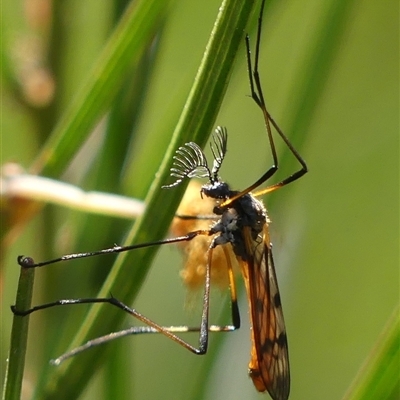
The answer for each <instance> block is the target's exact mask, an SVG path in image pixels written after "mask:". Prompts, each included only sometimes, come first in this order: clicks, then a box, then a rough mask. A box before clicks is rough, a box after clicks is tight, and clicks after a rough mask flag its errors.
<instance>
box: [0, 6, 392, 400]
mask: <svg viewBox="0 0 400 400" xmlns="http://www.w3.org/2000/svg"><path fill="white" fill-rule="evenodd" d="M46 4H48V3H47V2H46V1H31V2H29V1H26V2H22V1H10V0H4V1H3V2H2V21H1V23H2V32H3V34H2V60H3V68H2V94H1V95H2V102H1V104H2V118H1V162H2V163H5V162H8V161H16V162H18V163H20V164H21V165H22V166H24V167H25V168H29V167H30V166H31V164H32V162H33V160H34V159H35V156H36V155H37V153H38V152H39V150H40V149H41V146H42V144H43V142H44V140H45V139H46V137H47V136H48V134H49V133H50V129H51V128H52V127H53V125H54V124H55V123H56V122H57V120H58V119H59V118H60V115H62V113H63V111H64V109H65V108H66V107H68V105H69V104H70V103H71V102H73V101H74V94H75V93H76V92H77V91H78V90H79V88H80V86H81V85H82V83H83V82H84V81H85V79H86V78H87V75H88V71H89V70H90V68H91V66H92V64H93V62H94V61H95V60H96V57H97V55H98V54H99V52H100V51H101V49H102V46H103V45H104V43H105V42H106V40H107V37H108V35H109V34H110V32H111V30H112V27H113V25H114V24H115V19H116V18H117V16H118V13H119V10H118V7H122V5H123V4H122V2H115V3H114V5H112V4H111V2H109V3H106V2H97V1H95V0H89V1H86V2H79V1H72V0H71V1H64V2H62V5H60V4H58V5H53V9H51V8H50V9H49V10H47V11H46V7H47V6H46ZM32 5H34V6H32ZM219 6H220V3H219V1H218V0H206V1H203V2H201V3H199V4H198V3H195V2H187V1H181V0H176V1H172V2H171V5H170V7H169V9H168V14H167V15H166V18H165V21H164V22H163V25H162V26H160V27H159V31H158V40H157V42H156V43H153V47H152V48H151V49H150V50H151V51H148V52H147V54H146V57H145V58H144V61H143V65H142V67H141V68H142V69H140V68H138V69H135V71H133V72H132V75H136V76H131V77H128V78H129V80H130V82H131V84H132V88H133V90H132V91H131V92H129V91H128V90H127V91H126V92H127V93H125V96H127V97H128V98H129V101H132V98H135V96H139V95H140V96H139V100H138V99H137V98H136V99H135V101H133V102H132V103H134V104H136V105H138V106H137V108H134V109H132V110H131V114H132V120H130V121H127V122H126V125H128V126H130V132H133V133H132V135H131V136H130V137H129V136H128V137H122V136H121V137H119V136H115V135H114V136H113V139H114V140H115V142H116V143H117V145H116V146H117V147H116V148H113V149H111V148H110V147H111V144H109V142H107V141H106V140H103V137H102V135H101V131H102V125H101V124H100V125H99V126H98V127H97V131H98V132H100V133H99V134H98V135H97V136H93V138H92V142H90V143H89V145H88V146H89V147H88V148H89V150H86V151H88V153H84V154H86V156H83V157H81V159H79V158H78V159H77V160H75V163H74V164H73V165H72V166H71V167H70V168H69V170H68V171H67V172H66V173H65V174H64V175H62V176H61V177H60V179H62V180H66V181H69V182H72V183H74V184H78V185H80V186H82V187H83V188H84V189H85V190H103V191H110V192H118V193H121V194H126V195H131V196H136V197H139V198H143V197H144V195H145V193H146V191H147V187H143V185H144V183H143V182H142V181H141V179H140V176H139V179H138V174H137V172H136V171H137V165H141V166H142V165H143V163H145V165H149V167H148V170H149V171H150V173H153V174H154V173H155V172H156V171H157V168H158V164H159V163H160V160H161V156H162V154H163V152H164V150H165V147H163V146H164V144H167V143H168V142H169V137H170V135H171V134H172V131H173V128H174V124H176V121H177V118H178V116H179V112H180V109H181V108H182V106H183V104H184V101H185V98H186V96H187V94H188V90H189V88H190V86H191V84H192V81H193V78H194V76H195V73H196V70H197V68H198V65H199V62H200V60H201V57H202V54H203V52H204V48H205V44H206V42H207V40H208V36H209V34H210V31H211V29H212V26H213V23H214V20H215V17H216V15H217V11H218V7H219ZM257 9H258V7H257ZM35 10H36V11H37V10H39V11H41V12H40V13H38V14H35V15H36V16H35V15H34V16H33V17H32V15H33V13H34V12H35ZM397 15H398V4H396V3H395V2H369V1H366V0H364V1H357V2H356V1H339V2H337V1H336V2H335V1H326V2H320V1H309V2H306V3H304V2H297V1H289V0H288V1H280V2H277V1H271V2H269V3H268V4H267V9H266V13H265V23H264V31H263V39H262V50H261V51H262V52H261V60H260V72H261V78H262V83H263V88H264V95H265V97H266V100H267V104H268V106H269V111H270V112H271V114H272V115H273V116H274V118H275V120H276V121H277V122H278V124H279V125H280V127H281V128H282V129H283V131H284V132H286V133H287V135H288V136H289V137H290V138H291V139H292V140H293V143H294V144H295V145H297V147H298V149H299V150H300V152H301V154H302V155H303V157H304V158H305V160H306V161H307V163H308V166H309V170H310V172H309V174H307V175H306V176H305V177H304V178H302V179H301V180H300V181H298V182H296V183H295V184H293V185H290V186H288V187H286V188H284V189H282V190H279V191H276V192H274V193H273V194H271V195H269V196H268V197H267V198H266V199H265V203H266V205H267V206H268V210H269V213H270V218H271V220H272V224H271V231H272V239H273V243H274V255H275V263H276V268H277V274H278V279H279V283H280V290H281V296H282V302H283V306H284V313H285V320H286V325H287V331H288V337H289V346H290V348H289V351H290V362H291V373H292V390H291V397H290V398H291V399H293V400H296V399H308V400H314V399H316V400H317V399H318V400H319V399H326V400H330V399H332V400H333V399H340V398H341V397H342V396H343V395H344V393H345V391H346V389H347V388H348V387H349V385H350V383H351V382H352V379H353V378H354V376H355V374H356V372H357V371H358V369H359V368H360V366H361V364H362V362H363V361H364V359H365V358H366V356H367V355H368V354H369V352H370V351H371V350H372V348H373V345H374V344H375V343H376V341H377V340H378V336H379V333H380V332H381V331H382V329H383V327H384V324H385V322H386V321H387V319H388V317H389V316H390V314H391V312H392V311H393V310H394V308H395V306H396V304H398V301H399V254H398V248H399V235H398V233H399V232H398V230H399V198H398V194H399V190H398V186H399V172H398V171H399V168H398V167H399V164H398V151H399V143H398V141H399V129H398V128H399V126H398V110H399V102H398V88H399V85H398V66H399V65H398V64H399V54H398V33H399V32H398V19H397ZM49 18H53V21H55V22H57V23H60V24H62V25H61V26H57V28H56V29H54V30H53V32H52V33H51V32H50V30H49V28H48V23H49ZM32 21H33V22H32ZM35 21H36V22H35ZM38 21H39V22H38ZM254 22H255V18H254V19H253V22H252V24H251V26H250V27H249V31H250V33H252V34H251V37H252V39H253V38H254V27H255V24H254ZM253 43H254V40H253ZM34 46H38V47H34ZM40 46H43V47H40ZM40 52H42V56H41V55H40ZM29 57H33V60H31V59H30V58H29ZM35 57H37V59H36V58H35ZM26 58H28V59H26ZM35 62H38V63H39V64H40V63H42V64H43V65H44V67H46V68H47V67H48V68H49V70H50V71H51V72H52V73H53V74H54V75H53V76H54V77H55V88H56V97H55V100H54V101H50V103H44V104H43V103H42V105H40V104H41V101H42V100H41V97H40V96H39V99H38V98H35V97H33V98H30V97H29V96H28V94H26V93H27V91H28V89H29V86H28V84H29V82H28V83H26V82H25V81H23V79H22V78H21V77H24V76H26V75H24V73H25V72H24V70H23V68H26V67H27V65H28V67H29V66H30V65H31V64H32V63H35ZM28 75H29V74H28ZM134 79H136V83H135V81H133V80H134ZM132 81H133V83H132ZM43 82H44V84H46V86H44V87H43V90H42V89H40V88H39V89H40V90H38V89H37V88H36V92H35V91H34V94H35V93H41V94H43V93H45V90H50V91H51V85H52V82H51V79H44V81H43ZM49 85H50V86H49ZM135 88H137V90H136V91H135V90H134V89H135ZM138 93H139V94H138ZM248 94H249V88H248V79H247V72H246V63H245V50H244V46H243V47H242V49H241V50H240V51H239V54H238V57H237V61H236V65H235V68H234V72H233V75H232V78H231V81H230V83H229V87H228V91H227V94H226V96H225V99H224V102H223V105H222V109H221V112H220V115H219V117H218V119H217V124H219V125H223V126H227V128H228V131H229V133H230V136H229V144H228V145H229V151H228V155H227V157H226V160H225V162H224V165H223V167H222V170H221V175H222V176H223V178H224V179H225V180H226V181H228V182H230V183H231V184H232V186H234V187H235V188H243V187H245V186H246V185H249V184H250V183H252V182H253V181H254V180H255V179H257V178H258V177H259V176H260V175H261V174H262V173H263V172H264V171H265V170H266V168H267V167H268V166H269V165H270V164H271V160H270V159H269V153H267V150H266V149H267V142H266V136H265V130H264V128H263V121H262V117H261V113H260V111H259V110H258V109H257V107H255V105H254V104H253V102H252V101H251V99H249V97H248ZM121 97H123V95H122V94H121ZM35 99H36V100H35ZM119 101H122V102H123V99H122V100H121V98H119ZM129 101H128V104H131V103H129ZM128 114H129V112H128ZM110 115H113V114H110ZM132 121H133V122H132ZM121 125H123V124H122V123H121ZM121 131H122V128H121ZM128 131H129V130H128ZM153 132H155V133H157V135H155V134H153ZM118 145H119V146H120V147H121V148H122V149H123V150H121V148H118ZM278 149H279V151H280V154H283V157H282V164H281V166H282V172H280V173H281V175H280V176H283V177H284V176H285V175H286V174H287V173H289V172H290V171H292V170H294V168H296V167H297V165H296V164H295V162H294V161H293V160H292V159H291V158H290V157H288V156H287V153H286V152H284V149H283V146H281V145H280V146H278ZM122 151H124V152H126V154H125V153H124V158H122V157H120V155H121V154H122ZM88 154H89V157H88ZM93 155H94V157H93V161H92V162H88V159H89V160H91V157H92V156H93ZM266 155H267V156H266ZM162 212H163V210H154V213H155V218H157V216H156V215H157V213H162ZM129 225H130V223H129V221H120V220H113V219H110V218H105V217H93V216H87V215H85V214H83V213H81V212H77V211H73V210H72V211H71V210H65V209H60V208H58V207H50V206H49V207H46V209H45V210H44V211H43V212H41V213H39V214H38V215H37V216H36V217H35V218H34V219H33V220H32V221H30V222H29V223H28V224H27V225H26V226H25V227H24V229H23V231H22V232H21V235H20V236H19V237H18V238H17V239H16V240H15V241H14V243H13V244H12V245H11V246H10V247H9V248H7V249H2V252H3V254H2V258H3V265H2V270H1V271H2V275H1V282H2V287H1V290H2V302H1V303H2V304H1V307H2V310H1V320H2V323H1V349H0V350H1V357H0V360H1V369H2V373H1V376H2V379H3V376H4V373H3V371H4V367H5V360H6V358H7V350H8V344H9V336H10V329H11V328H10V326H11V321H12V315H11V312H10V311H9V305H10V304H13V303H14V301H15V300H14V299H15V291H16V285H17V279H18V273H19V269H18V266H17V264H16V261H15V260H16V257H17V255H19V254H29V255H32V256H33V257H35V259H37V260H42V259H46V258H49V257H52V256H58V255H61V254H64V253H68V252H74V251H85V250H92V249H97V248H102V247H107V246H110V245H112V244H114V243H121V241H122V238H123V237H124V232H126V230H127V229H128V227H129ZM2 227H3V224H2ZM91 264H92V262H91V261H88V262H87V263H80V264H78V265H76V264H74V263H71V264H70V265H62V266H54V267H48V268H45V269H43V270H41V271H38V272H37V273H36V281H35V295H34V303H35V304H40V303H43V302H48V301H52V300H55V299H59V298H76V297H91V296H95V295H96V293H97V291H98V289H99V288H100V286H101V282H102V280H103V279H104V278H105V276H106V273H107V266H108V265H109V264H111V262H110V261H109V260H108V259H105V260H104V261H102V262H100V266H102V267H97V268H96V269H93V268H94V266H92V265H91ZM180 264H181V257H180V254H179V252H178V251H177V250H176V249H175V248H171V247H167V246H164V247H163V248H162V249H161V250H160V251H159V252H158V255H157V257H156V261H155V262H154V264H153V266H152V269H151V271H150V274H149V275H148V277H147V279H146V284H145V285H143V288H142V290H141V292H140V294H139V296H138V298H137V299H136V301H135V304H134V306H135V308H136V309H138V310H139V311H140V312H142V313H143V314H145V315H146V316H148V317H150V318H152V319H154V320H155V321H157V322H159V323H161V324H165V325H175V324H178V325H179V324H186V323H188V324H196V323H197V321H199V311H200V305H198V306H197V305H194V306H193V308H192V309H191V308H185V307H184V301H185V298H186V291H185V288H184V287H182V284H181V282H180V280H179V276H178V271H179V268H180ZM113 295H114V296H116V297H118V293H113ZM242 297H243V296H242ZM226 298H227V293H222V294H220V293H214V294H213V298H212V300H213V303H212V306H213V309H214V310H216V311H215V312H213V313H212V317H213V323H218V322H221V321H226V315H225V314H226V311H227V308H226V307H224V305H225V304H226ZM199 300H200V296H199ZM219 303H220V304H221V307H219V305H218V304H219ZM240 306H241V311H242V313H241V314H242V319H243V326H242V328H241V329H240V330H239V331H238V332H235V333H232V334H227V335H213V336H212V338H211V340H210V344H209V347H210V354H207V355H206V356H204V357H196V356H194V355H192V354H190V353H189V352H188V351H186V350H184V349H182V348H180V347H179V346H178V345H176V344H175V343H172V342H171V341H169V340H167V339H166V338H164V337H158V336H156V335H150V336H147V337H144V336H143V337H136V338H125V339H122V340H120V341H119V342H115V343H112V344H108V345H107V346H108V348H109V350H108V352H107V362H106V363H105V365H104V366H103V367H100V368H98V366H97V365H93V369H97V372H96V374H95V378H94V379H93V380H91V381H90V382H89V384H88V387H87V389H86V390H85V391H84V392H83V393H82V395H81V398H82V399H94V398H96V399H100V398H105V399H106V398H116V396H117V398H118V399H125V398H126V399H144V398H146V399H160V398H164V399H196V398H201V399H228V398H229V399H244V398H246V399H256V398H260V395H259V394H258V393H257V392H256V390H255V389H254V387H253V384H252V382H251V380H250V379H249V378H248V376H247V363H248V360H249V354H250V341H249V337H250V335H249V329H248V323H247V321H246V319H247V304H246V299H245V298H243V299H241V302H240ZM85 308H86V306H82V307H70V308H59V309H54V310H49V311H44V312H41V313H37V314H36V315H33V316H32V317H31V324H30V331H29V347H28V354H27V364H26V370H25V395H24V396H25V397H24V398H31V395H32V393H33V392H34V389H35V388H36V387H37V386H38V385H39V384H38V382H39V381H42V382H43V381H46V376H47V375H46V374H47V371H48V370H49V369H51V368H55V367H49V366H48V360H49V359H51V358H54V357H56V356H58V355H60V354H61V353H63V352H64V351H66V350H68V345H69V341H70V339H71V337H72V336H73V334H74V333H75V331H76V330H77V327H79V325H80V324H81V323H82V321H83V317H84V315H85V312H86V310H85ZM220 309H221V310H222V313H223V314H224V315H222V316H221V317H220V316H219V311H220ZM109 312H110V313H118V310H112V309H110V310H109ZM193 314H194V315H193ZM131 323H132V321H130V320H129V319H127V320H126V321H125V322H124V324H123V325H122V326H121V327H127V326H129V325H130V324H131ZM121 327H115V330H117V329H119V328H121ZM103 333H104V334H105V333H107V332H103ZM217 336H218V337H217ZM195 340H196V338H195V337H193V341H195ZM82 373H85V371H82ZM199 382H201V385H200V388H201V389H199ZM111 386H112V387H113V389H112V390H110V387H111ZM110 393H113V397H111V394H110ZM36 396H37V398H40V395H38V394H37V395H36Z"/></svg>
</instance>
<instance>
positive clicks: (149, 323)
mask: <svg viewBox="0 0 400 400" xmlns="http://www.w3.org/2000/svg"><path fill="white" fill-rule="evenodd" d="M213 248H214V243H213V242H212V243H211V244H210V248H209V252H208V262H207V269H206V278H205V283H204V295H203V311H202V318H201V324H200V326H199V327H190V326H185V325H183V326H169V327H167V326H161V325H159V324H157V323H155V322H154V321H153V320H151V319H149V318H147V317H146V316H144V315H143V314H141V313H140V312H138V311H137V310H136V309H134V308H131V307H129V306H127V305H126V304H124V303H123V302H121V301H120V300H118V299H116V298H115V297H109V298H86V299H64V300H58V301H55V302H51V303H46V304H42V305H40V306H36V307H33V308H31V309H29V310H25V311H20V310H17V309H16V308H15V306H12V307H11V310H12V311H13V313H14V314H15V315H18V316H27V315H29V314H32V313H33V312H36V311H39V310H44V309H47V308H52V307H56V306H65V305H76V304H96V303H100V304H104V303H107V304H110V305H112V306H115V307H117V308H119V309H121V310H123V311H124V312H126V313H128V314H130V315H132V316H133V317H135V318H136V319H138V320H139V321H141V322H142V323H144V324H145V325H146V326H139V327H131V328H128V329H124V330H121V331H118V332H113V333H110V334H107V335H104V336H101V337H98V338H96V339H93V340H90V341H89V342H87V343H85V344H83V345H82V346H79V347H77V348H75V349H73V350H71V351H69V352H67V353H65V354H63V355H61V356H60V357H58V358H57V359H55V360H52V362H53V364H56V365H58V364H60V363H61V362H62V361H64V360H65V359H67V358H70V357H72V356H74V355H76V354H79V353H81V352H83V351H85V350H87V349H89V348H91V347H94V346H98V345H100V344H104V343H107V342H110V341H112V340H115V339H118V338H120V337H124V336H129V335H137V334H145V333H146V334H147V333H161V334H163V335H165V336H166V337H169V338H170V339H171V340H173V341H174V342H176V343H178V344H179V345H181V346H183V347H184V348H186V349H188V350H189V351H191V352H192V353H194V354H197V355H202V354H205V353H206V352H207V345H208V333H209V332H230V331H234V330H236V329H238V328H239V327H240V315H239V309H238V305H237V296H236V288H235V283H234V277H233V268H232V263H231V260H230V256H229V253H228V251H227V249H226V246H224V247H223V248H224V253H225V255H226V262H227V265H228V274H229V282H230V293H231V304H232V308H231V312H232V325H225V326H219V325H209V322H208V314H209V307H210V287H211V285H210V283H211V282H210V276H211V271H210V270H211V268H212V252H213ZM187 332H199V347H198V348H197V347H195V346H193V345H191V344H190V343H188V342H186V341H185V340H183V339H182V338H180V337H179V336H178V335H177V333H187Z"/></svg>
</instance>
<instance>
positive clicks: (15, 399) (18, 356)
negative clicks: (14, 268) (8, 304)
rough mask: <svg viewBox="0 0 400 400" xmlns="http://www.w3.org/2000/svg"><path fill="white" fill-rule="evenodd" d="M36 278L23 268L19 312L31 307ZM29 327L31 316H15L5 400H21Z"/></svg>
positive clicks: (18, 293)
mask: <svg viewBox="0 0 400 400" xmlns="http://www.w3.org/2000/svg"><path fill="white" fill-rule="evenodd" d="M34 278H35V271H34V270H33V269H24V268H21V272H20V277H19V282H18V289H17V296H16V300H15V307H16V308H17V309H18V310H27V309H28V308H30V307H31V300H32V293H33V282H34ZM28 327H29V316H28V317H18V316H14V319H13V325H12V332H11V343H10V352H9V356H8V363H7V367H6V368H7V370H6V379H5V381H4V387H3V397H2V398H3V400H19V399H20V398H21V390H22V380H23V377H24V366H25V354H26V347H27V338H28Z"/></svg>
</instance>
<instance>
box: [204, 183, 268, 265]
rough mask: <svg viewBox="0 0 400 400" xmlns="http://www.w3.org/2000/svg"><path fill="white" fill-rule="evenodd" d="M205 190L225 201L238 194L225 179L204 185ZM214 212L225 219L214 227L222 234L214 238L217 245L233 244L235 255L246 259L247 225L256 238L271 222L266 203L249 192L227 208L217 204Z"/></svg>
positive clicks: (252, 237)
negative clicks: (245, 234) (268, 222)
mask: <svg viewBox="0 0 400 400" xmlns="http://www.w3.org/2000/svg"><path fill="white" fill-rule="evenodd" d="M201 192H202V193H204V194H205V195H206V196H208V197H212V198H215V199H216V200H220V201H221V202H224V201H226V200H228V199H229V198H232V197H234V196H235V195H236V194H237V193H238V192H235V191H231V190H230V189H229V186H228V184H226V183H224V182H217V183H213V184H207V185H204V186H203V187H202V190H201ZM214 213H215V214H217V215H221V218H220V220H219V221H218V222H216V223H215V225H214V226H213V227H212V228H211V231H212V232H213V233H219V236H217V237H216V238H215V239H214V243H213V245H214V246H218V245H221V244H226V243H231V244H232V247H233V251H234V252H235V254H236V255H237V256H240V257H241V258H243V259H244V260H245V259H246V258H247V256H246V249H245V239H244V231H245V228H246V227H248V228H250V235H251V239H252V240H253V241H256V240H257V239H258V238H259V237H260V233H261V232H262V230H263V227H264V225H265V224H266V223H267V221H268V220H267V212H266V209H265V207H264V205H263V203H262V202H261V201H259V200H257V199H256V198H255V197H254V196H252V195H251V194H249V193H248V194H245V195H243V196H241V197H239V198H238V199H237V200H235V201H233V202H232V203H231V204H229V205H228V206H226V207H219V206H218V205H217V206H216V207H215V208H214Z"/></svg>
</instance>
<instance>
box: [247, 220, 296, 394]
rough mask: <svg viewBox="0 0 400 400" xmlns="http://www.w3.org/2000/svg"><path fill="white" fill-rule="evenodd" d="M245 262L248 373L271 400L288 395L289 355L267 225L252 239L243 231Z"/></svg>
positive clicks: (248, 233) (248, 231)
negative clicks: (249, 328)
mask: <svg viewBox="0 0 400 400" xmlns="http://www.w3.org/2000/svg"><path fill="white" fill-rule="evenodd" d="M244 238H245V246H246V252H247V254H248V259H247V260H242V263H241V264H242V270H243V274H244V276H245V281H246V275H247V278H248V279H247V282H246V287H247V292H248V297H249V303H250V304H249V307H250V315H251V324H252V342H253V343H252V351H251V360H250V363H249V374H250V376H251V378H252V380H253V383H254V385H255V386H256V388H257V390H259V391H260V392H263V391H265V390H267V391H268V393H269V394H270V395H271V397H272V398H273V399H274V400H286V399H287V398H288V396H289V389H290V376H289V355H288V346H287V339H286V329H285V322H284V319H283V313H282V305H281V301H280V295H279V289H278V282H277V279H276V274H275V268H274V261H273V257H272V251H271V244H270V241H269V233H268V226H267V224H265V226H264V229H263V235H262V237H259V238H257V239H256V240H254V239H252V237H251V235H250V230H246V229H245V230H244Z"/></svg>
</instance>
